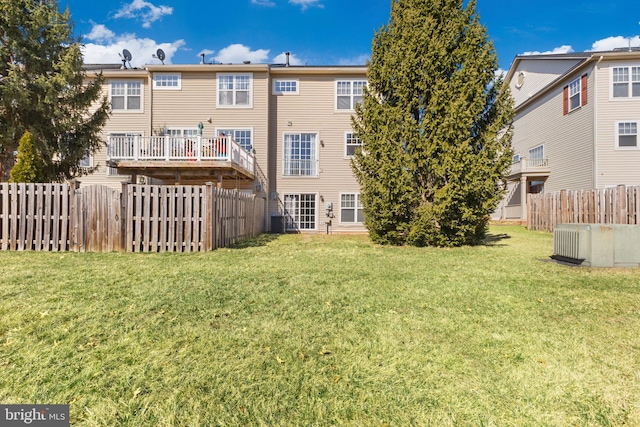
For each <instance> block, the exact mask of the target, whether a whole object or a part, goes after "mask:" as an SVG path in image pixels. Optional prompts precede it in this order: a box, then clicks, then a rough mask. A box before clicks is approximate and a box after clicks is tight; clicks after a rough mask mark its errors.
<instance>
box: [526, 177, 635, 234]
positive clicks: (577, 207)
mask: <svg viewBox="0 0 640 427" xmlns="http://www.w3.org/2000/svg"><path fill="white" fill-rule="evenodd" d="M587 223H588V224H640V187H626V186H624V185H619V186H618V187H615V188H605V189H595V190H562V191H559V192H557V193H552V194H529V195H528V197H527V226H528V228H529V229H531V230H540V231H553V229H554V228H555V226H556V225H557V224H587Z"/></svg>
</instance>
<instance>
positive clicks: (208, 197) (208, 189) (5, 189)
mask: <svg viewBox="0 0 640 427" xmlns="http://www.w3.org/2000/svg"><path fill="white" fill-rule="evenodd" d="M264 210H265V200H264V199H262V198H258V197H255V196H253V195H248V194H243V193H240V192H238V191H236V190H223V189H219V188H216V187H215V186H213V184H207V185H202V186H152V185H133V184H123V186H122V190H114V189H111V188H107V187H104V186H99V185H96V186H90V187H82V188H78V184H77V183H72V184H71V185H69V184H6V183H2V184H0V249H2V250H35V251H76V252H110V251H124V252H196V251H201V252H202V251H210V250H213V249H216V248H219V247H225V246H229V245H232V244H234V243H237V242H239V241H241V240H244V239H247V238H250V237H255V236H257V235H259V234H260V233H262V232H263V231H264V219H265V217H264Z"/></svg>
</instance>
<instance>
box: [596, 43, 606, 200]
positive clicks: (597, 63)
mask: <svg viewBox="0 0 640 427" xmlns="http://www.w3.org/2000/svg"><path fill="white" fill-rule="evenodd" d="M603 58H604V56H602V55H600V58H598V62H596V65H595V66H594V67H593V188H594V189H595V188H598V120H599V118H598V90H597V86H598V65H599V64H600V62H601V61H602V59H603Z"/></svg>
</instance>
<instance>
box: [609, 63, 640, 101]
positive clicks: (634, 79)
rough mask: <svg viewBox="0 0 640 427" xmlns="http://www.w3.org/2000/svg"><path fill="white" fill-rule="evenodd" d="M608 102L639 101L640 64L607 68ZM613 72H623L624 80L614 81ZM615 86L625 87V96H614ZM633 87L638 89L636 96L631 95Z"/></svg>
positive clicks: (614, 74) (614, 73) (614, 75)
mask: <svg viewBox="0 0 640 427" xmlns="http://www.w3.org/2000/svg"><path fill="white" fill-rule="evenodd" d="M609 70H610V71H609V81H610V83H609V100H610V101H631V100H640V64H616V65H611V66H610V68H609ZM615 70H625V71H626V77H627V78H626V79H625V80H620V81H614V78H616V71H615ZM616 85H625V86H626V88H627V94H626V95H625V96H614V92H615V87H616ZM634 86H636V87H637V88H638V94H637V95H635V96H634V95H633V89H634Z"/></svg>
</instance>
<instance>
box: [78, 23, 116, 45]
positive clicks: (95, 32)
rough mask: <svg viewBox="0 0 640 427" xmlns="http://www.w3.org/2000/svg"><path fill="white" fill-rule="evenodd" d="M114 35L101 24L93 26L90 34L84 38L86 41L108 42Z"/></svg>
mask: <svg viewBox="0 0 640 427" xmlns="http://www.w3.org/2000/svg"><path fill="white" fill-rule="evenodd" d="M115 36H116V35H115V33H114V32H113V31H111V30H110V29H108V28H107V27H105V26H104V25H102V24H95V23H94V24H93V28H91V32H90V33H89V34H87V35H86V36H85V38H86V39H87V40H93V41H97V42H101V41H108V40H111V39H113V38H114V37H115Z"/></svg>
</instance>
